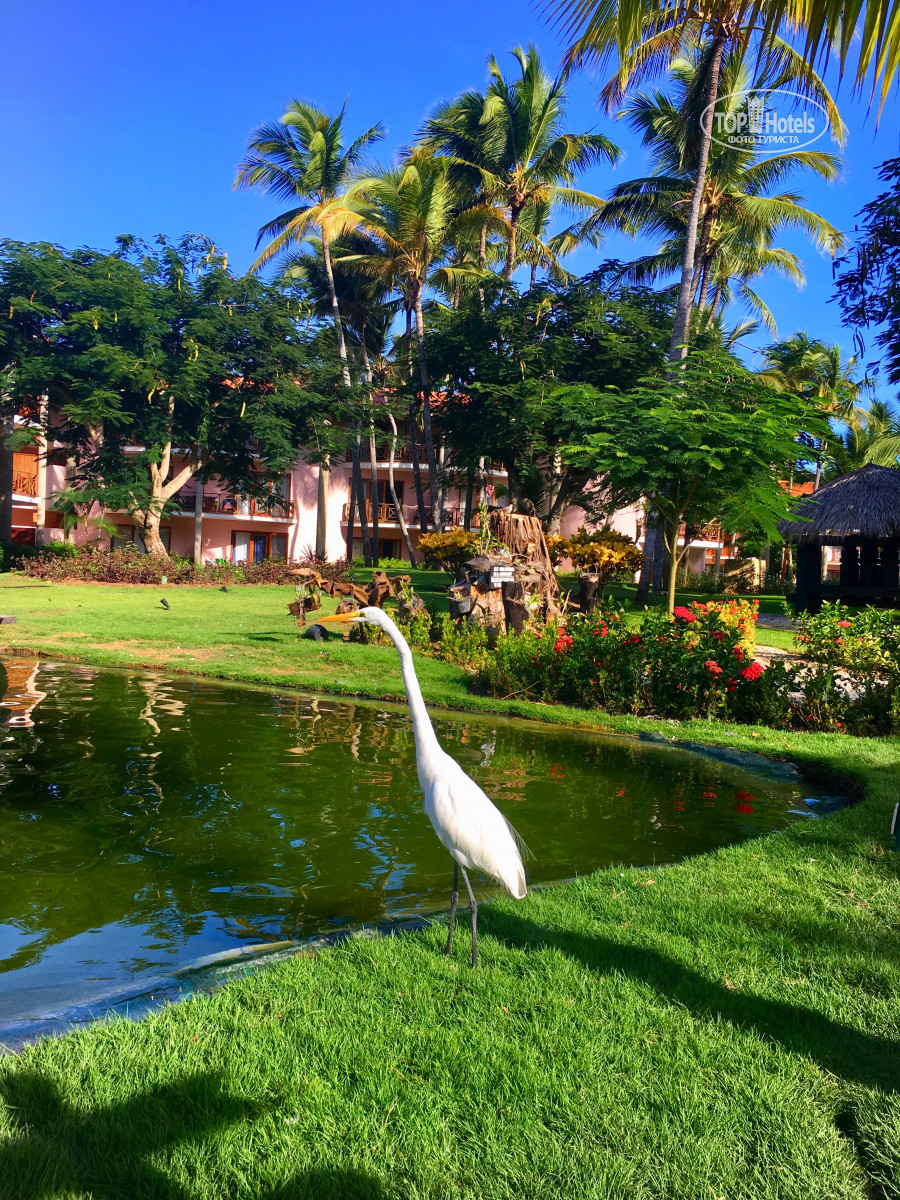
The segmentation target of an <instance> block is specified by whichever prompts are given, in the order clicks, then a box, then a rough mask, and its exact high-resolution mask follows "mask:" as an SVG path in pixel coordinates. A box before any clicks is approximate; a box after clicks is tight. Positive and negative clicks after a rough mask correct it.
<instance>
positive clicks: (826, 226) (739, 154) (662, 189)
mask: <svg viewBox="0 0 900 1200" xmlns="http://www.w3.org/2000/svg"><path fill="white" fill-rule="evenodd" d="M705 57H706V56H705V54H704V53H703V51H698V52H697V53H696V54H695V55H693V56H692V57H690V58H685V59H679V60H676V61H675V63H673V65H672V68H671V74H672V78H673V82H674V94H673V95H670V94H666V93H663V92H660V91H657V92H654V93H652V94H640V95H638V96H637V97H635V99H634V100H633V101H632V103H631V104H630V105H628V106H627V107H626V108H625V109H624V110H623V112H622V116H624V117H625V118H626V119H627V121H628V123H629V124H630V125H631V126H632V128H633V129H635V130H636V131H637V132H638V133H640V134H641V137H642V141H643V144H644V146H646V147H647V148H648V149H649V150H650V152H651V154H652V163H653V169H652V173H651V174H650V175H648V176H645V177H643V178H639V179H633V180H630V181H629V182H627V183H622V184H619V185H618V186H617V187H616V188H614V189H613V192H612V195H611V198H610V200H609V202H608V203H607V205H606V206H605V208H604V209H603V210H602V211H601V212H600V213H599V214H598V215H597V217H596V218H595V219H594V222H593V224H594V225H598V224H599V225H605V226H615V227H618V228H619V229H623V230H625V231H627V232H629V233H643V234H646V235H650V236H653V235H662V236H663V238H664V240H663V243H662V245H661V247H660V250H659V251H658V252H657V253H656V254H651V255H645V256H644V257H643V258H641V259H638V260H637V261H636V262H634V263H632V264H631V266H630V268H629V271H628V276H629V278H631V279H632V280H634V281H637V282H647V281H654V280H656V279H657V278H659V277H660V276H661V275H665V274H668V273H670V272H672V271H675V270H679V269H680V267H681V265H682V263H683V261H684V243H685V238H686V236H687V216H688V210H689V206H690V200H691V196H692V193H693V190H694V179H695V176H696V171H697V163H696V153H697V149H698V139H697V138H696V137H695V136H694V135H693V134H692V133H691V130H692V129H694V128H695V127H696V126H698V125H699V118H700V115H701V114H700V113H699V112H698V111H697V106H698V97H699V96H700V95H702V92H703V86H702V83H703V81H702V70H703V65H704V60H705ZM722 80H723V93H724V95H723V97H722V98H721V100H720V102H719V105H718V107H717V111H718V112H722V113H723V114H732V113H737V112H738V111H740V110H742V109H744V108H745V106H746V101H745V99H744V97H746V96H747V95H748V94H752V93H753V92H756V91H759V90H761V89H764V88H765V89H768V88H770V87H772V86H773V82H775V83H777V84H778V85H779V86H781V85H782V84H785V83H790V82H791V80H790V79H786V78H784V76H779V77H778V78H777V79H776V80H774V81H773V80H772V78H771V77H770V76H769V77H767V75H766V73H765V72H763V74H762V76H758V77H757V78H756V79H755V80H754V79H752V78H751V76H750V75H749V73H748V71H747V68H746V61H745V57H744V55H743V52H741V51H736V52H735V53H733V54H730V55H729V56H728V58H727V59H726V60H725V62H724V63H723V66H722ZM819 98H820V99H821V100H823V101H824V100H825V99H826V94H825V93H824V92H823V93H820V95H819ZM840 165H841V164H840V159H838V158H837V157H836V156H835V155H833V154H827V153H824V152H821V151H799V150H796V151H789V152H787V153H784V154H778V155H773V156H770V157H767V158H763V157H761V156H760V155H759V154H758V153H757V152H756V151H755V150H754V149H753V147H752V146H747V147H744V146H740V147H738V146H726V145H724V144H720V143H716V144H715V145H714V147H713V149H712V152H711V153H710V156H709V161H708V165H707V171H706V176H705V181H704V187H703V195H702V200H701V206H700V233H699V238H698V245H697V250H696V256H695V265H694V273H693V276H692V280H691V291H690V300H691V303H692V304H693V303H696V305H697V308H698V310H699V311H700V312H702V311H703V310H704V309H705V308H706V304H707V300H708V298H709V297H710V295H712V296H713V297H714V312H715V310H717V309H718V307H719V304H720V303H721V301H722V299H723V298H726V297H730V295H731V293H732V287H733V282H734V281H736V282H737V290H738V293H739V294H740V295H741V296H742V298H743V299H744V300H745V301H747V303H748V304H749V306H750V307H751V308H752V309H753V310H754V311H755V312H756V313H757V314H758V315H759V316H760V317H761V318H762V320H763V321H764V322H766V323H767V324H770V326H771V325H772V321H771V314H770V313H769V311H768V309H767V308H766V306H765V305H764V304H763V303H762V301H761V300H760V299H759V297H758V296H757V295H756V293H755V292H754V291H753V290H752V289H751V288H750V286H749V281H750V280H751V279H753V278H754V277H756V276H758V275H761V274H763V273H764V272H766V271H773V270H774V271H776V272H778V273H780V274H782V275H785V276H786V277H788V278H790V279H793V280H794V282H795V283H797V285H798V286H802V284H803V282H804V275H803V270H802V264H801V262H800V260H799V259H798V258H797V256H796V255H794V254H792V253H790V252H789V251H787V250H784V249H782V248H780V247H777V246H775V245H774V244H773V243H774V240H775V238H776V236H777V235H778V233H779V232H780V231H781V230H784V229H796V230H800V231H802V232H804V233H806V234H807V235H808V236H809V237H811V238H812V239H813V240H814V241H815V243H816V245H817V247H818V248H819V249H820V250H826V251H828V252H829V253H831V254H832V255H833V254H834V252H835V250H837V249H840V248H842V247H843V246H844V244H845V239H844V237H843V235H842V234H841V233H840V232H839V231H838V230H837V229H836V228H835V227H834V226H833V225H831V224H830V223H829V222H828V221H826V220H825V219H824V218H823V217H820V216H819V215H818V214H817V213H814V212H811V211H810V210H809V209H807V208H804V207H803V205H802V203H801V201H802V197H801V196H800V195H799V194H798V193H796V192H794V191H785V192H777V193H775V194H772V193H773V189H775V188H778V187H780V186H781V185H782V184H783V183H784V182H785V181H786V180H787V179H788V178H789V177H790V176H791V175H793V174H795V173H797V172H799V171H809V172H812V173H814V174H817V175H819V176H820V177H822V178H824V179H827V180H829V181H830V180H833V179H835V178H837V177H838V175H839V173H840Z"/></svg>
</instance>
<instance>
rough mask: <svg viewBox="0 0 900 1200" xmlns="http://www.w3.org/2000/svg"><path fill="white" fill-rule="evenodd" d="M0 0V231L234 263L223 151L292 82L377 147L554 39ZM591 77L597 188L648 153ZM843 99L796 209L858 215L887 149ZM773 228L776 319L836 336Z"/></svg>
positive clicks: (239, 241) (849, 217)
mask: <svg viewBox="0 0 900 1200" xmlns="http://www.w3.org/2000/svg"><path fill="white" fill-rule="evenodd" d="M0 8H2V13H3V21H2V33H0V53H2V60H3V63H4V76H5V78H4V89H3V92H4V96H3V104H2V108H0V162H2V163H3V164H4V165H3V169H2V176H0V236H4V237H11V238H17V239H21V240H28V241H31V240H48V241H53V242H58V243H61V244H63V245H65V246H69V247H72V246H76V245H85V244H87V245H93V246H99V247H104V248H109V247H112V245H113V239H114V237H115V235H116V234H118V233H134V234H137V235H139V236H142V237H147V238H149V237H151V236H152V235H154V234H156V233H160V232H164V233H167V234H170V235H173V236H177V235H178V234H181V233H183V232H187V231H190V232H196V233H206V234H209V235H210V236H211V237H213V238H214V239H215V240H216V242H217V243H218V244H219V245H220V246H222V247H223V248H224V249H226V250H227V251H228V252H229V256H230V261H231V263H232V264H233V265H234V266H235V267H236V268H238V269H243V268H245V267H246V266H247V265H248V264H249V263H250V261H251V259H252V255H253V246H254V242H255V235H256V230H257V229H258V227H259V225H260V224H261V223H262V222H263V221H265V220H267V219H268V218H269V217H271V216H272V215H274V213H275V211H276V207H275V205H274V204H273V202H272V201H270V200H267V199H265V198H264V197H261V196H256V195H253V194H247V193H242V192H233V191H232V190H231V184H232V180H233V178H234V168H235V164H236V163H237V161H238V160H239V158H240V157H241V154H242V152H243V150H244V147H245V144H246V139H247V136H248V134H249V133H250V131H251V130H252V129H253V128H254V126H255V125H257V124H258V123H260V122H262V121H264V120H272V119H275V118H277V117H278V116H280V114H281V113H282V112H283V109H284V104H285V102H286V101H287V100H288V99H289V98H291V97H292V96H299V97H301V98H304V99H308V100H312V101H314V102H316V103H317V104H319V105H321V106H323V107H325V108H326V109H330V110H337V109H338V108H339V107H340V106H341V104H342V103H343V102H344V100H345V99H346V98H348V97H349V106H348V113H349V116H348V129H349V131H350V132H351V133H352V134H355V133H357V132H359V131H361V130H362V129H364V128H367V127H368V126H369V125H372V124H374V123H375V122H376V121H378V120H381V121H382V122H384V124H385V125H386V126H387V130H388V136H387V139H386V141H385V143H384V144H383V148H382V151H381V157H382V158H384V159H388V158H389V157H390V156H391V155H392V154H393V153H394V151H395V150H396V149H397V148H398V147H400V146H402V145H404V144H405V143H407V142H408V141H409V140H410V139H411V138H412V137H413V135H414V134H415V131H416V128H417V126H418V124H419V122H420V120H421V119H422V117H423V116H424V115H425V114H426V113H427V112H428V111H429V109H430V108H431V107H432V105H433V104H434V103H435V102H436V101H438V100H440V99H443V98H447V97H452V96H453V95H455V94H456V93H457V92H459V91H461V90H462V89H463V88H465V87H470V86H479V87H480V86H482V85H483V84H484V81H485V60H486V58H487V55H488V53H489V52H491V51H493V52H494V53H495V54H496V55H497V57H498V58H499V59H500V60H501V62H502V61H503V60H504V57H505V56H506V51H507V50H508V49H509V48H510V47H511V46H513V45H514V44H516V43H523V44H524V43H527V42H528V41H534V42H535V43H536V44H537V46H538V48H539V50H540V51H541V53H542V54H543V56H544V57H545V60H546V61H547V62H548V63H549V64H551V65H553V66H555V64H556V63H557V62H558V61H559V58H560V55H561V50H562V47H561V45H560V43H559V42H558V41H557V40H556V38H555V36H554V35H553V33H552V31H551V30H549V29H548V28H547V26H546V25H545V23H544V22H543V20H542V19H541V16H540V12H539V10H538V8H537V6H536V5H533V4H529V3H528V0H491V2H485V0H480V2H476V0H429V2H427V3H422V2H421V0H417V2H416V3H413V2H411V0H386V2H384V3H382V4H380V5H371V4H362V3H359V2H358V0H348V2H345V3H343V4H337V3H332V4H318V5H305V4H302V3H297V2H296V0H294V2H293V3H286V2H277V0H256V2H255V3H253V4H248V3H246V0H218V2H212V0H143V2H141V0H138V3H136V4H127V3H125V4H123V3H122V0H82V2H81V3H79V4H77V5H75V4H72V3H71V0H3V3H2V6H0ZM506 59H507V62H508V63H509V65H510V69H511V70H512V69H513V68H514V63H513V60H512V59H510V58H508V56H506ZM598 90H599V89H598V86H597V83H596V81H592V80H591V79H589V78H586V77H584V76H581V77H577V78H576V79H574V80H573V82H572V85H571V88H570V123H569V124H570V128H571V129H572V130H574V131H578V132H581V131H583V130H587V129H598V130H600V131H602V132H604V133H606V134H607V135H608V136H609V137H611V138H612V139H613V140H614V141H616V142H618V143H619V145H621V146H622V147H623V149H624V150H625V151H626V156H625V158H624V161H623V162H622V164H621V165H620V166H619V167H618V169H617V170H616V171H612V170H610V169H609V168H604V169H601V170H597V171H595V172H593V173H592V174H591V175H590V176H586V177H585V179H584V182H583V186H584V187H585V188H586V189H587V190H592V191H594V192H595V193H597V194H599V195H605V194H606V192H607V190H608V188H609V187H610V186H612V185H613V184H614V183H616V182H618V181H622V180H625V179H628V178H630V177H632V176H633V175H638V174H641V173H642V172H643V170H644V166H645V160H644V152H643V150H642V149H641V148H640V146H639V145H637V143H636V141H635V139H634V138H633V137H632V136H631V135H630V134H629V132H628V131H627V129H626V128H625V127H624V125H623V124H621V123H616V122H615V121H614V120H613V119H612V118H609V117H607V116H605V115H604V114H603V113H602V112H601V111H600V110H599V109H598V108H597V106H596V103H595V100H596V94H597V91H598ZM839 101H840V102H841V109H842V112H843V114H844V118H845V121H846V122H847V125H848V126H849V130H850V138H849V142H848V145H847V147H846V150H845V152H844V153H845V158H846V170H845V175H844V180H843V182H842V183H840V184H837V185H827V184H824V183H822V182H820V181H818V180H812V179H810V180H808V181H807V180H804V181H803V182H802V185H801V190H803V191H804V193H805V194H806V196H807V198H808V202H809V205H810V207H812V208H814V209H816V210H817V211H818V212H820V213H822V214H823V215H824V216H826V217H828V219H829V220H831V221H832V222H833V223H834V224H836V225H837V226H838V227H840V228H841V229H844V230H852V228H853V225H854V217H855V214H856V213H857V212H858V210H859V208H860V207H861V205H862V204H864V203H865V202H866V201H867V200H868V199H870V198H872V197H873V196H874V195H875V194H876V191H877V190H879V188H878V181H877V178H876V174H875V172H876V168H877V166H878V164H879V163H880V162H881V161H882V160H883V159H885V158H888V157H891V156H892V155H894V154H896V153H897V145H898V132H900V112H898V107H897V106H896V105H895V104H890V105H889V106H888V107H887V108H886V109H885V112H884V114H883V116H882V120H881V124H880V126H879V127H878V128H876V125H875V121H874V119H873V118H872V117H868V118H867V117H866V113H865V109H864V106H862V105H861V104H860V103H859V102H858V101H856V100H854V99H853V98H852V97H851V95H850V94H849V90H848V89H842V91H841V93H840V95H839ZM819 146H822V143H819ZM832 148H833V147H832ZM783 244H785V245H786V246H788V248H790V249H792V250H794V251H796V252H797V253H799V254H800V255H801V257H802V258H803V259H804V261H805V263H806V269H807V280H808V282H807V286H806V288H805V289H804V290H803V291H802V292H798V291H797V290H796V289H795V288H794V287H793V285H790V284H786V283H783V282H781V281H779V280H776V279H774V278H773V279H770V280H764V281H762V282H760V284H759V290H760V292H761V293H762V294H763V296H764V298H765V299H766V301H767V302H768V303H769V305H770V307H771V308H772V310H773V312H774V314H775V316H776V319H777V321H778V326H779V333H780V335H781V336H787V335H789V334H791V333H793V332H795V331H796V330H798V329H805V330H806V331H807V332H808V333H810V335H812V336H819V337H824V338H826V339H829V340H835V341H839V342H840V343H841V344H842V346H843V347H844V348H845V349H846V350H848V351H849V350H850V349H851V348H852V339H851V336H850V334H849V332H848V331H847V330H844V329H843V328H842V327H841V325H840V322H839V318H838V312H837V310H836V306H835V305H834V304H831V303H829V302H828V301H829V299H830V297H831V295H832V287H831V263H830V260H829V259H827V258H824V257H822V256H820V255H819V254H818V253H817V252H816V250H815V249H814V247H812V246H810V245H809V244H808V243H807V242H806V241H805V239H803V238H802V237H800V236H791V235H789V236H786V237H785V238H784V239H783ZM634 255H635V244H634V243H633V242H630V241H628V240H627V239H621V238H612V239H610V241H609V242H608V243H607V245H606V247H605V248H604V249H603V250H601V251H600V252H597V251H593V250H589V251H583V252H581V253H580V254H579V256H577V257H576V258H573V259H571V260H569V266H570V268H572V269H575V270H578V271H587V270H590V269H591V266H592V265H593V263H595V262H596V261H597V260H598V259H599V258H600V257H607V256H618V257H623V258H631V257H634ZM766 340H768V339H767V338H766V337H765V336H762V337H758V338H756V339H755V342H756V344H757V345H759V344H764V343H765V341H766Z"/></svg>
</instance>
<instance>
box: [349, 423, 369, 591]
mask: <svg viewBox="0 0 900 1200" xmlns="http://www.w3.org/2000/svg"><path fill="white" fill-rule="evenodd" d="M360 443H361V438H360V435H359V429H357V430H356V431H355V434H354V440H353V441H352V442H351V443H350V455H351V460H352V468H351V473H352V476H353V490H354V491H355V492H356V507H357V509H358V511H359V533H360V537H361V538H362V547H363V562H364V563H365V564H366V566H367V567H371V565H372V543H371V542H370V541H369V521H368V516H367V513H366V489H365V488H364V487H363V479H362V471H361V469H360V465H359V447H360Z"/></svg>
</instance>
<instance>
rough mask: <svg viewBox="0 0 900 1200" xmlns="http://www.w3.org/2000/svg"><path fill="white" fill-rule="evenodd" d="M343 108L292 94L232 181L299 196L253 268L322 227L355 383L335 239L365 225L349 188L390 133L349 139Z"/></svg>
mask: <svg viewBox="0 0 900 1200" xmlns="http://www.w3.org/2000/svg"><path fill="white" fill-rule="evenodd" d="M345 110H346V105H345V106H344V108H342V109H341V111H340V112H339V113H338V115H337V116H331V115H329V114H328V113H325V112H322V110H321V109H318V108H315V107H314V106H313V105H311V104H307V103H305V102H304V101H302V100H292V101H291V102H290V103H289V104H288V106H287V110H286V111H285V113H284V114H283V116H282V117H281V118H280V120H279V121H278V122H277V123H276V124H274V125H273V124H266V125H260V126H259V127H258V128H257V129H256V130H254V132H253V133H252V134H251V136H250V141H249V143H248V146H247V154H246V155H245V156H244V158H243V159H242V160H241V162H240V163H239V164H238V168H237V176H236V178H235V181H234V186H235V187H238V188H258V189H259V190H260V191H262V192H264V193H265V194H266V195H270V196H275V197H276V198H277V199H279V200H283V201H292V202H294V207H292V208H289V209H287V210H286V211H285V212H283V213H280V214H279V215H278V216H277V217H275V218H274V219H273V220H271V221H269V222H267V223H266V224H265V225H263V226H262V228H261V229H260V230H259V235H258V237H257V240H256V244H257V246H259V244H260V242H262V241H263V240H264V239H266V238H269V239H270V240H269V242H268V243H267V245H266V246H265V247H264V249H263V250H262V251H261V253H260V254H259V256H258V257H257V259H256V261H255V262H254V263H253V265H252V266H251V267H250V270H251V271H259V270H260V269H261V268H262V267H264V266H265V265H266V264H267V263H269V262H271V261H272V260H273V259H274V258H277V256H278V255H280V254H283V253H284V252H285V251H288V250H290V249H291V248H292V247H294V246H296V245H297V244H298V243H300V242H302V241H304V240H305V239H306V238H307V236H308V235H309V234H310V233H313V232H315V231H316V230H318V233H319V237H320V239H321V247H322V259H323V264H324V267H325V275H326V279H327V281H328V293H329V302H330V306H331V316H332V320H333V321H334V330H335V335H336V337H337V347H338V354H339V355H340V359H341V370H342V374H343V379H344V386H345V387H347V388H349V387H350V368H349V366H348V362H347V346H346V341H345V339H344V330H343V326H342V325H341V315H340V308H339V305H338V297H337V292H336V291H335V286H334V273H333V270H332V264H331V244H332V242H333V241H334V239H335V238H337V237H340V236H341V235H342V234H344V233H348V232H351V231H352V230H354V229H356V228H358V226H359V221H358V218H357V216H356V214H355V212H354V210H353V203H352V195H351V194H350V192H348V191H347V190H346V188H347V185H348V182H349V181H350V179H351V177H352V175H353V173H354V172H355V171H356V170H357V169H358V168H359V166H360V164H361V162H362V159H363V156H364V154H365V152H366V151H367V150H368V149H369V148H370V147H371V146H372V145H373V144H374V143H375V142H377V141H380V140H381V138H382V137H384V128H383V126H382V125H380V124H378V125H373V126H372V128H371V129H367V130H366V132H365V133H363V134H361V135H360V137H358V138H356V140H355V141H354V142H352V143H351V144H350V146H347V147H345V146H344V135H343V123H344V113H345ZM298 202H299V203H298ZM328 476H329V466H328V461H327V459H326V460H325V461H324V462H323V463H321V464H320V467H319V498H318V518H317V521H316V555H317V556H319V557H324V554H325V526H326V521H325V506H326V503H327V497H328Z"/></svg>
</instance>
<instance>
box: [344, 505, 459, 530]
mask: <svg viewBox="0 0 900 1200" xmlns="http://www.w3.org/2000/svg"><path fill="white" fill-rule="evenodd" d="M400 507H401V508H402V510H403V520H404V521H405V522H406V524H407V525H408V526H409V527H410V528H411V529H419V528H420V525H419V509H418V507H417V506H416V505H412V504H403V505H401V506H400ZM426 511H428V512H429V513H430V509H429V510H426ZM355 516H357V517H358V513H357V514H355ZM465 518H466V514H465V509H462V508H445V509H444V525H445V526H448V527H450V526H461V525H462V524H463V522H464V521H465ZM341 520H342V521H343V522H344V524H345V525H346V523H347V522H348V521H349V520H350V505H349V504H345V505H344V507H343V509H342V510H341ZM366 520H367V521H368V522H370V523H371V520H372V506H371V504H367V505H366ZM399 523H400V522H399V521H398V519H397V509H396V507H395V506H394V505H393V504H379V505H378V524H379V525H399ZM472 528H473V529H477V528H478V513H477V512H473V513H472Z"/></svg>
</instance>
